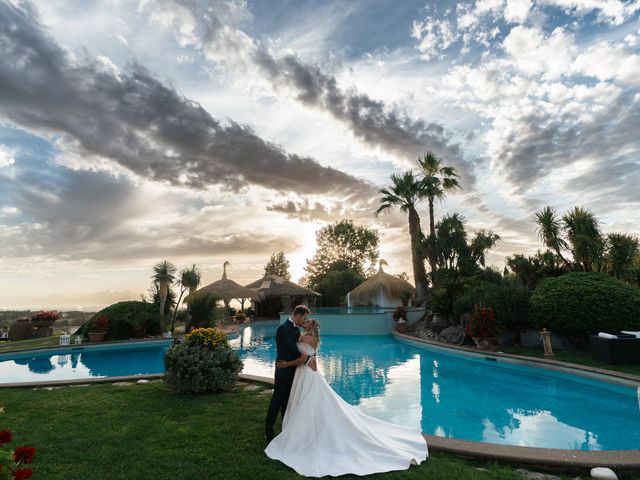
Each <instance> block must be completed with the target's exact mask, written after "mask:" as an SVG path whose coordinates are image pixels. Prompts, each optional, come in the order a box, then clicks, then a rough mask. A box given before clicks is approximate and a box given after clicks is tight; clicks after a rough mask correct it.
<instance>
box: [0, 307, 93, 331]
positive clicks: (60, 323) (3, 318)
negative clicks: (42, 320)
mask: <svg viewBox="0 0 640 480" xmlns="http://www.w3.org/2000/svg"><path fill="white" fill-rule="evenodd" d="M38 311H39V310H0V329H2V328H8V327H9V326H10V325H11V324H13V323H14V322H15V321H16V320H18V319H19V318H30V317H31V316H33V315H34V314H36V313H38ZM58 313H60V318H59V319H58V320H56V323H55V324H54V325H55V326H56V327H68V326H74V325H82V324H83V323H84V322H86V321H87V320H88V319H89V318H91V317H92V316H93V314H94V313H95V312H82V311H80V310H68V311H58Z"/></svg>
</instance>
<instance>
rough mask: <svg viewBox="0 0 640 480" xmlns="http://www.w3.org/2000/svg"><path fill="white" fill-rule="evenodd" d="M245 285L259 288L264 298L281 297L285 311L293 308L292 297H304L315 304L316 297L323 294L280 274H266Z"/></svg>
mask: <svg viewBox="0 0 640 480" xmlns="http://www.w3.org/2000/svg"><path fill="white" fill-rule="evenodd" d="M245 287H247V288H251V289H255V290H257V291H258V292H260V294H261V295H262V296H263V298H267V297H279V298H280V299H281V301H282V310H283V311H285V312H288V311H289V310H290V309H291V303H290V302H291V298H292V297H302V298H303V299H305V300H307V301H309V303H311V304H312V305H311V306H313V304H314V302H315V300H316V298H317V297H321V296H322V295H321V294H319V293H318V292H314V291H313V290H311V289H310V288H305V287H301V286H300V285H298V284H297V283H294V282H292V281H290V280H286V279H284V278H282V277H280V276H278V275H265V276H264V277H262V278H261V279H259V280H256V281H255V282H252V283H249V284H248V285H245Z"/></svg>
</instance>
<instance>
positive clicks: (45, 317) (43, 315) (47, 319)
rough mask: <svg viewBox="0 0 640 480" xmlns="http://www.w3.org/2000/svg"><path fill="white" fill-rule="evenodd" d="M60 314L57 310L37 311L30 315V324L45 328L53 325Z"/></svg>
mask: <svg viewBox="0 0 640 480" xmlns="http://www.w3.org/2000/svg"><path fill="white" fill-rule="evenodd" d="M58 318H60V315H59V314H58V312H53V311H49V310H43V311H42V312H38V313H36V314H35V315H33V316H32V317H31V325H33V326H34V327H36V328H47V327H50V326H52V325H53V322H55V321H56V320H57V319H58Z"/></svg>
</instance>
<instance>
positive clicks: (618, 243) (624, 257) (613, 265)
mask: <svg viewBox="0 0 640 480" xmlns="http://www.w3.org/2000/svg"><path fill="white" fill-rule="evenodd" d="M638 253H639V252H638V239H637V238H636V237H634V236H632V235H628V234H626V233H610V234H609V235H607V253H606V257H607V264H608V267H609V271H610V273H611V275H613V276H614V277H616V278H622V277H624V276H626V274H627V273H628V272H629V271H630V269H631V267H632V265H633V261H634V259H635V258H636V256H637V255H638Z"/></svg>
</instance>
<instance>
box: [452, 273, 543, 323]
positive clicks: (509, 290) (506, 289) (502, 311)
mask: <svg viewBox="0 0 640 480" xmlns="http://www.w3.org/2000/svg"><path fill="white" fill-rule="evenodd" d="M530 296H531V293H530V292H529V290H528V289H527V288H526V287H525V286H523V285H518V284H516V283H513V282H509V281H503V282H502V284H501V285H496V284H495V283H489V282H485V281H481V282H474V283H472V284H471V285H470V286H468V287H467V288H465V290H464V292H463V293H462V295H460V296H459V297H457V298H456V299H455V300H454V302H453V313H454V314H455V315H461V314H463V313H470V312H472V311H473V306H474V305H477V306H485V307H491V308H492V309H493V311H494V312H495V316H496V322H497V324H498V325H499V326H500V328H502V329H509V330H521V329H524V328H528V327H529V326H530V322H529V316H528V310H529V297H530Z"/></svg>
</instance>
